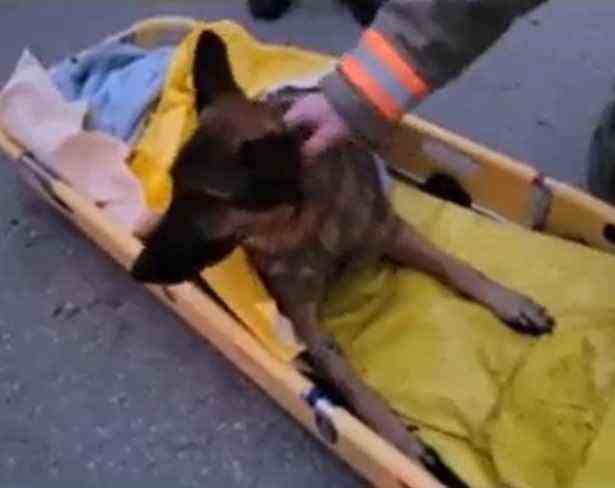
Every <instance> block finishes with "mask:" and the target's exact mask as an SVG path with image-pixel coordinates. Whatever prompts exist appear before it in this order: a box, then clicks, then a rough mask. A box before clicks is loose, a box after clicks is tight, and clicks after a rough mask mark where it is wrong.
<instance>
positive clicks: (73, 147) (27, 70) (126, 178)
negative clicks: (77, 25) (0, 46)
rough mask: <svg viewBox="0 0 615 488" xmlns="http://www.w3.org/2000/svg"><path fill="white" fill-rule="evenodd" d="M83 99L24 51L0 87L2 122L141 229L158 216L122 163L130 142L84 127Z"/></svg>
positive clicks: (88, 193)
mask: <svg viewBox="0 0 615 488" xmlns="http://www.w3.org/2000/svg"><path fill="white" fill-rule="evenodd" d="M86 109H87V107H86V105H85V104H84V103H82V102H77V103H68V102H66V100H64V98H63V96H62V94H61V93H60V92H59V91H58V89H57V88H56V87H55V85H54V84H53V82H52V81H51V79H50V77H49V75H48V73H47V71H46V70H45V68H43V66H42V65H41V63H40V62H39V61H38V60H37V59H36V58H35V57H34V56H33V55H32V54H30V52H28V51H25V52H24V53H23V55H22V57H21V59H20V60H19V62H18V63H17V67H16V68H15V72H14V73H13V75H12V77H11V78H10V80H9V81H8V83H7V84H6V86H5V87H4V88H3V89H2V91H0V128H2V130H4V131H5V132H6V133H7V134H9V135H10V136H11V137H13V138H14V139H15V140H16V141H18V142H19V143H21V144H22V145H23V146H24V147H26V148H27V149H28V150H29V151H30V152H32V154H34V156H36V157H37V158H38V159H39V160H41V161H43V162H45V163H46V164H48V165H49V166H51V167H52V168H54V169H55V170H56V171H57V172H58V173H59V174H60V175H62V176H63V177H64V178H65V179H66V181H67V182H68V183H70V184H71V185H72V186H73V187H74V188H75V189H77V190H79V191H80V192H82V193H83V194H84V195H86V196H87V197H88V198H90V199H91V200H92V201H93V202H94V203H96V204H97V205H98V206H99V207H100V208H101V209H102V210H103V212H105V213H106V214H107V215H109V216H110V217H111V218H113V219H114V220H116V221H117V222H119V223H120V224H122V225H123V226H124V227H126V228H127V229H128V230H129V231H130V232H133V233H135V234H139V235H143V234H145V233H146V232H147V231H149V230H150V229H151V228H152V227H153V225H155V223H156V222H157V220H158V218H159V216H158V215H155V214H153V213H152V212H151V211H150V210H149V209H148V208H147V206H146V204H145V199H144V195H143V190H142V188H141V185H140V183H139V181H138V180H137V178H136V177H135V176H134V175H133V174H132V172H131V171H130V170H129V168H128V166H127V165H126V161H127V160H128V155H129V153H130V148H129V147H128V146H127V145H126V143H124V142H123V141H122V140H121V139H118V138H115V137H112V136H110V135H107V134H103V133H101V132H86V131H84V130H83V129H82V127H83V119H84V116H85V113H86Z"/></svg>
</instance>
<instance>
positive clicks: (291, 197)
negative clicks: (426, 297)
mask: <svg viewBox="0 0 615 488" xmlns="http://www.w3.org/2000/svg"><path fill="white" fill-rule="evenodd" d="M193 69H194V72H193V76H194V86H195V89H196V95H197V96H196V101H197V109H198V112H199V125H198V128H197V129H196V130H195V132H194V133H193V135H192V136H191V137H190V139H189V140H188V141H187V142H186V143H185V145H184V146H183V147H182V148H181V150H180V151H179V152H178V155H177V158H176V161H175V164H174V166H173V169H172V179H173V182H174V195H173V200H172V203H171V205H170V208H169V210H168V212H167V213H166V214H165V216H164V217H163V219H162V221H161V223H160V225H159V226H158V227H157V229H156V230H154V232H153V233H152V234H151V235H150V236H149V237H148V238H147V239H146V241H145V247H144V250H143V251H142V253H141V254H140V256H139V257H138V259H137V261H136V262H135V264H134V266H133V268H132V275H133V276H134V277H135V278H136V279H137V280H139V281H142V282H150V283H158V284H176V283H179V282H182V281H185V280H190V279H193V278H195V277H196V276H197V275H198V273H199V271H201V270H202V269H203V268H204V267H206V266H208V265H212V264H214V263H217V262H219V261H220V260H221V259H223V258H224V257H225V256H227V255H228V254H229V253H230V252H231V251H232V250H233V249H235V248H236V247H237V246H240V245H241V246H243V248H244V249H245V250H246V252H247V253H248V256H249V258H250V260H251V262H252V264H253V265H254V267H255V268H256V269H257V270H258V272H259V273H260V275H261V276H262V277H263V279H264V281H265V283H266V284H267V286H268V288H269V290H270V292H271V293H272V295H273V296H274V297H275V299H276V300H277V301H278V303H279V306H280V308H281V310H282V311H283V312H284V313H285V314H286V315H287V316H288V317H289V318H290V319H291V320H292V322H293V324H294V327H295V330H296V333H297V334H298V336H299V337H300V338H301V339H302V340H303V341H304V343H305V344H306V346H307V349H308V353H309V354H310V356H311V361H312V362H313V364H314V367H315V369H316V370H317V371H318V373H319V374H320V375H322V377H324V379H325V381H326V382H327V383H328V384H329V385H331V386H333V387H334V388H335V390H336V391H337V393H338V394H339V395H340V396H341V397H342V398H343V399H344V401H345V402H346V403H347V404H348V406H349V407H350V408H351V409H352V410H353V411H354V412H355V413H356V414H357V415H358V416H359V417H360V418H362V419H363V420H364V421H365V422H366V423H367V424H368V425H369V426H371V427H372V428H373V429H374V430H375V431H376V432H378V433H379V434H380V435H382V436H383V437H384V438H386V439H388V440H389V441H390V442H391V443H392V444H394V445H395V446H397V448H399V449H400V450H401V451H402V452H404V453H405V454H406V455H408V456H409V457H411V458H412V459H415V460H420V461H422V462H423V463H424V464H425V465H426V466H427V467H428V468H430V469H432V470H433V469H436V471H437V470H438V465H440V466H443V465H441V464H439V463H440V462H439V460H438V459H437V456H436V455H435V453H433V451H432V450H431V449H429V448H428V447H427V446H425V445H423V444H422V443H421V442H420V441H419V440H418V439H417V438H416V437H415V436H413V435H412V434H411V433H410V432H409V431H408V430H407V429H406V426H405V425H404V424H403V423H402V422H401V421H400V419H399V418H398V417H397V416H396V415H395V414H394V413H393V412H392V411H391V410H390V409H389V407H388V406H387V404H386V403H385V402H384V401H383V400H382V399H381V397H380V396H379V395H378V393H376V392H375V391H372V390H371V389H370V388H369V387H368V386H367V385H365V384H364V383H363V382H362V381H361V380H360V379H359V377H358V376H357V374H356V373H355V371H353V369H352V368H351V366H350V365H349V363H348V362H347V361H346V359H345V358H344V357H343V355H342V354H341V352H340V350H339V349H338V347H337V346H336V344H335V342H334V340H333V339H332V338H331V337H329V336H327V335H326V334H325V333H324V332H323V331H322V330H321V328H320V327H319V323H318V318H319V304H320V303H321V300H322V299H323V297H324V295H325V292H326V289H327V285H329V284H330V283H331V281H332V280H334V279H337V278H338V277H339V276H340V274H341V273H344V272H347V271H349V270H350V269H353V268H356V267H357V266H362V265H364V264H365V263H369V262H370V261H371V262H373V261H374V260H378V259H389V260H391V261H393V262H394V263H397V264H398V265H402V266H410V267H414V268H415V269H418V270H421V271H423V272H426V273H430V274H432V275H433V276H435V277H437V278H438V279H440V280H441V281H442V282H444V283H446V284H448V285H450V286H452V287H453V288H455V289H456V290H457V291H459V293H461V294H462V295H464V296H466V297H468V298H469V299H472V300H475V301H476V302H478V303H480V304H482V305H484V306H485V307H487V308H489V309H490V310H491V311H492V312H493V313H494V314H495V315H496V316H497V317H499V318H500V319H501V320H502V321H503V322H504V323H506V324H508V325H509V326H511V327H513V328H515V329H516V330H518V331H520V332H523V333H527V334H542V333H546V332H550V331H551V330H552V328H553V326H554V321H553V319H552V318H551V317H550V316H549V315H548V314H547V312H546V311H545V309H544V308H543V307H541V306H539V305H537V304H535V303H534V302H533V301H532V300H530V299H529V298H527V297H525V296H523V295H520V294H519V293H517V292H515V291H513V290H509V289H507V288H505V287H503V286H501V285H499V284H498V283H496V282H494V281H492V280H490V279H489V278H488V277H486V276H484V275H482V274H481V273H480V272H478V271H477V270H474V269H472V268H471V267H470V266H468V265H467V264H465V263H463V262H461V261H459V260H457V259H456V258H454V257H452V256H449V255H447V254H445V253H443V252H442V251H440V250H438V249H436V248H435V247H434V246H432V245H431V244H430V243H429V242H427V241H426V240H425V239H423V238H422V237H421V236H420V235H419V234H418V233H417V232H416V231H415V230H414V229H413V228H412V227H411V226H410V225H409V224H408V223H406V222H404V221H402V220H401V219H400V218H399V217H398V216H397V215H396V214H395V213H394V211H393V209H392V208H391V206H390V204H389V201H388V200H387V197H386V195H385V194H384V192H383V190H382V186H381V183H380V180H379V176H378V171H377V168H376V166H375V162H374V159H373V157H372V155H371V154H370V153H369V152H368V151H366V150H365V149H364V148H363V147H361V146H358V145H356V144H354V143H347V144H344V145H340V146H339V147H337V148H335V149H332V150H330V151H329V152H328V153H326V154H325V155H324V156H322V158H321V161H319V162H317V163H316V164H312V165H309V166H307V165H305V164H302V161H301V156H300V146H301V143H302V141H304V140H305V138H306V137H307V136H308V135H309V134H306V133H305V131H303V130H299V131H290V130H288V129H287V128H285V126H284V123H283V114H284V112H285V111H286V110H287V109H288V107H289V106H290V105H291V104H292V102H293V100H294V99H296V98H297V97H298V96H299V95H300V94H299V93H297V92H295V91H294V90H292V89H291V90H286V91H284V90H282V91H280V92H278V93H275V94H273V95H271V96H269V97H268V98H266V99H265V100H249V99H248V98H247V97H246V96H245V95H244V93H243V92H242V91H241V89H240V88H239V86H238V85H237V84H236V82H235V80H234V78H233V74H232V71H231V67H230V64H229V59H228V55H227V50H226V46H225V44H224V42H223V41H222V40H221V39H220V38H219V37H218V36H217V35H216V34H214V33H213V32H211V31H204V32H203V33H202V34H201V36H200V38H199V40H198V44H197V49H196V53H195V62H194V68H193Z"/></svg>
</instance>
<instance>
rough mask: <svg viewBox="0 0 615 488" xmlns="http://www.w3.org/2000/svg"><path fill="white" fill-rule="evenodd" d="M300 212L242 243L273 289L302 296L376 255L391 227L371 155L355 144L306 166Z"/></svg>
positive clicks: (388, 211)
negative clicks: (313, 164) (283, 223)
mask: <svg viewBox="0 0 615 488" xmlns="http://www.w3.org/2000/svg"><path fill="white" fill-rule="evenodd" d="M304 191H305V202H304V205H303V206H302V208H301V211H300V214H299V215H298V216H297V217H296V218H295V219H292V220H290V221H289V223H288V224H286V225H285V226H284V227H282V228H278V229H275V230H274V231H273V230H272V229H268V230H267V231H266V232H263V233H261V234H260V235H258V236H255V237H253V238H252V239H250V240H249V241H248V242H246V248H247V250H248V253H249V254H250V256H251V258H252V260H253V262H254V264H255V266H256V267H257V269H258V270H259V272H260V273H261V275H262V276H263V277H264V278H265V280H266V281H267V282H268V283H269V285H270V286H272V287H273V288H275V289H276V290H277V293H280V294H285V295H292V296H293V297H294V299H296V300H304V299H307V298H308V297H309V296H311V295H312V294H313V293H315V292H318V291H322V289H323V287H324V286H326V284H327V283H328V282H330V281H331V280H332V279H335V278H337V277H338V276H339V275H340V274H341V273H343V272H345V271H347V270H348V269H350V268H353V267H357V266H360V265H362V264H364V263H366V262H369V261H371V260H376V259H378V258H380V256H381V254H382V251H383V247H384V243H385V241H386V240H387V238H388V236H389V235H390V233H391V232H392V229H393V222H394V219H393V212H392V210H391V208H390V206H389V203H388V200H387V199H386V197H385V195H384V194H383V191H382V188H381V185H380V180H379V176H378V171H377V169H376V166H375V164H374V161H373V160H372V157H371V156H370V155H369V154H368V153H366V152H365V151H363V150H361V149H359V148H358V147H356V146H347V147H345V148H344V149H340V150H338V151H335V152H333V153H331V154H330V155H328V156H327V158H326V160H324V161H321V162H319V163H318V164H317V165H316V166H314V167H312V168H310V169H309V170H307V171H306V175H305V181H304Z"/></svg>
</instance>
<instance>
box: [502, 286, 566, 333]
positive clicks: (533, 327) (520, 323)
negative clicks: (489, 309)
mask: <svg viewBox="0 0 615 488" xmlns="http://www.w3.org/2000/svg"><path fill="white" fill-rule="evenodd" d="M497 302H498V303H497V305H496V306H495V307H494V308H495V312H496V314H497V315H498V316H499V317H500V318H501V319H502V320H503V321H504V322H505V323H506V324H508V325H509V326H510V327H512V328H513V329H515V330H517V331H519V332H522V333H524V334H530V335H541V334H548V333H551V332H553V328H554V327H555V320H554V319H553V317H551V316H550V315H549V312H547V310H546V309H545V307H543V306H541V305H538V304H537V303H535V302H534V301H533V300H531V299H530V298H528V297H526V296H523V295H520V294H518V293H515V292H512V291H508V290H506V292H504V293H503V294H502V296H501V297H499V298H498V300H497Z"/></svg>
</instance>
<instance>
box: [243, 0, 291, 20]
mask: <svg viewBox="0 0 615 488" xmlns="http://www.w3.org/2000/svg"><path fill="white" fill-rule="evenodd" d="M291 4H292V0H248V5H249V7H250V12H251V13H252V15H253V16H254V17H256V18H257V19H264V20H277V19H279V18H280V17H282V15H284V14H285V13H286V12H287V11H288V9H289V8H290V6H291Z"/></svg>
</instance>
